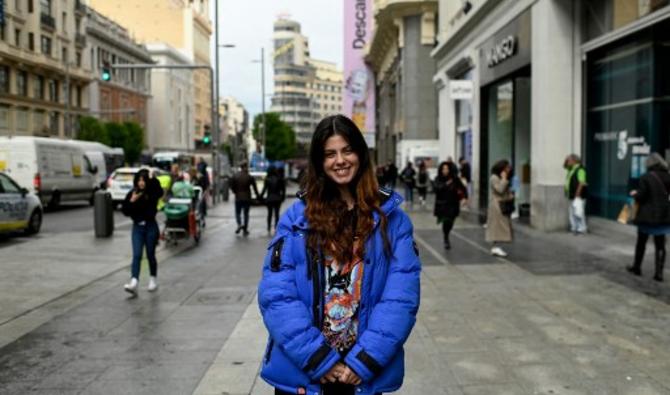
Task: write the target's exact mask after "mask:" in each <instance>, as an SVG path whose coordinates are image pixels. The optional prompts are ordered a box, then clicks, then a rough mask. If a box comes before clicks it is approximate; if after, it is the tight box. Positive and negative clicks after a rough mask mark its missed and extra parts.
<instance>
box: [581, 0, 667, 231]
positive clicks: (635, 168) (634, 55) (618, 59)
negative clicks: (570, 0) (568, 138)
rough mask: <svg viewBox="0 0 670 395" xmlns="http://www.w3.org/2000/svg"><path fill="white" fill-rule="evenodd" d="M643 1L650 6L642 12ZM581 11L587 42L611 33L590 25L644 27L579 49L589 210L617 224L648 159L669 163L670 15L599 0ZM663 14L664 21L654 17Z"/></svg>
mask: <svg viewBox="0 0 670 395" xmlns="http://www.w3.org/2000/svg"><path fill="white" fill-rule="evenodd" d="M642 3H645V4H646V6H648V7H656V8H643V7H642ZM622 4H623V5H625V4H628V5H629V7H628V8H625V7H624V8H622ZM636 6H639V8H638V7H636ZM661 6H664V7H665V8H663V7H661ZM585 7H586V10H585V11H586V12H587V14H586V15H587V16H588V17H589V18H590V19H589V20H587V22H586V23H587V28H586V32H587V34H588V35H587V38H592V39H593V41H594V42H596V43H597V42H598V40H599V38H598V36H597V35H596V37H593V35H594V34H596V33H600V34H602V35H607V34H609V33H608V31H607V29H605V31H598V32H596V33H594V32H593V29H594V28H593V26H600V27H603V26H605V27H607V26H610V30H613V29H615V28H621V26H624V25H622V24H621V23H622V22H621V21H622V20H624V21H627V22H628V23H633V24H635V22H631V21H633V20H634V19H635V17H636V16H637V18H644V17H646V19H647V20H648V21H649V22H650V23H644V22H645V21H644V20H640V21H639V23H637V25H638V28H634V29H633V28H631V29H630V33H629V34H627V35H625V36H623V37H615V39H613V40H611V41H609V42H604V43H603V44H602V45H599V46H597V47H596V46H595V45H593V44H592V43H589V42H587V43H586V44H585V47H586V49H585V53H586V62H585V69H586V74H585V78H586V81H585V89H586V95H585V97H586V103H585V111H586V116H585V122H586V130H585V133H584V148H585V162H586V166H587V171H588V175H589V177H588V178H589V194H590V199H589V211H590V213H591V214H592V215H596V216H601V217H606V218H615V217H616V215H617V213H618V212H619V210H620V209H621V206H622V205H623V204H624V203H625V201H626V199H627V198H628V193H629V191H630V190H631V189H633V188H635V187H636V185H637V182H638V180H639V177H640V175H641V174H643V173H644V172H645V171H646V169H645V168H644V161H645V159H646V157H647V156H648V155H649V153H650V152H659V153H661V155H664V156H665V157H666V159H670V75H669V74H668V71H669V70H670V12H669V11H670V10H669V9H668V6H667V1H666V2H659V1H655V2H654V1H651V2H649V1H647V2H638V1H634V2H632V1H618V2H611V1H606V0H597V1H591V2H588V3H587V4H586V5H585ZM653 12H657V14H656V17H655V18H654V15H651V13H653ZM663 14H668V15H667V17H665V18H663V17H660V16H663ZM624 29H625V27H624ZM601 41H602V40H601Z"/></svg>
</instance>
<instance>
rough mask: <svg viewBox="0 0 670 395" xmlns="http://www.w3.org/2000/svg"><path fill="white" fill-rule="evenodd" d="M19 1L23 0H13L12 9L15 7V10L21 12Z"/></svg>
mask: <svg viewBox="0 0 670 395" xmlns="http://www.w3.org/2000/svg"><path fill="white" fill-rule="evenodd" d="M21 1H23V0H14V9H16V12H21Z"/></svg>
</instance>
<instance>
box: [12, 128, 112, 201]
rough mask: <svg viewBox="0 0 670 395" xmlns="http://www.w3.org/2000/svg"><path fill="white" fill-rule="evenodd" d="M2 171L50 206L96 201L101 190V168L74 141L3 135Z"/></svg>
mask: <svg viewBox="0 0 670 395" xmlns="http://www.w3.org/2000/svg"><path fill="white" fill-rule="evenodd" d="M0 171H2V172H5V173H6V174H8V175H9V176H10V177H12V178H13V179H14V180H16V182H17V183H19V185H25V186H26V187H27V189H28V190H29V191H30V192H33V193H35V194H36V195H37V196H39V198H40V200H41V201H42V204H44V205H48V206H49V207H56V206H58V204H59V203H60V202H65V201H72V200H86V201H89V202H92V201H93V193H94V192H95V191H96V190H97V186H96V173H97V172H98V168H97V167H96V166H94V165H93V164H92V163H91V161H90V160H89V159H88V158H87V157H86V155H85V154H84V150H83V149H82V148H81V147H79V146H78V145H77V144H74V143H72V142H71V141H65V140H59V139H51V138H44V137H0ZM103 171H104V170H103Z"/></svg>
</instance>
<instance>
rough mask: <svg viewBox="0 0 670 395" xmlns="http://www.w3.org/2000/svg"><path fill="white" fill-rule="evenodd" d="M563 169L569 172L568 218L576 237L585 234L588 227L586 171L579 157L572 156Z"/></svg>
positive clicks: (567, 186)
mask: <svg viewBox="0 0 670 395" xmlns="http://www.w3.org/2000/svg"><path fill="white" fill-rule="evenodd" d="M563 167H564V168H565V169H566V170H567V174H566V177H565V196H566V197H567V198H568V200H570V207H569V210H568V216H569V218H570V231H571V232H572V233H573V234H574V235H580V234H585V233H586V232H587V231H588V228H587V227H586V196H587V183H586V169H584V166H582V161H581V159H580V158H579V156H577V155H575V154H570V155H568V156H567V157H566V158H565V161H564V162H563Z"/></svg>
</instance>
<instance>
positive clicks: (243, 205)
mask: <svg viewBox="0 0 670 395" xmlns="http://www.w3.org/2000/svg"><path fill="white" fill-rule="evenodd" d="M250 208H251V202H247V201H242V202H240V201H237V200H236V201H235V221H237V226H238V227H240V226H241V227H242V228H244V229H248V226H249V209H250ZM243 213H244V223H243V222H242V214H243Z"/></svg>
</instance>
